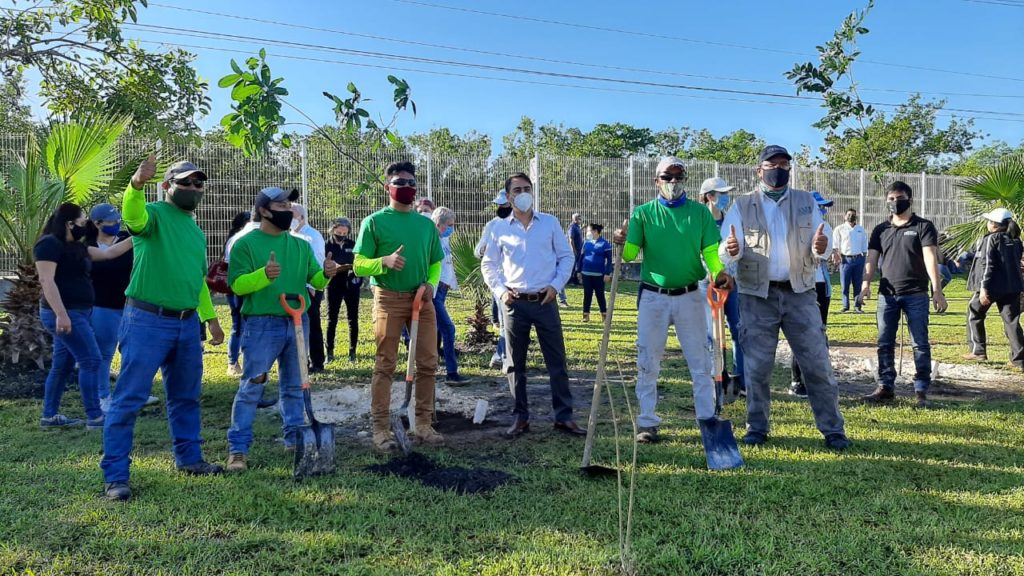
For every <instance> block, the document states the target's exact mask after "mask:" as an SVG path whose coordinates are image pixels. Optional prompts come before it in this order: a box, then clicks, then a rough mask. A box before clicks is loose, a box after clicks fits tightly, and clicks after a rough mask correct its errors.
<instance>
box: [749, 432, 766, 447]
mask: <svg viewBox="0 0 1024 576" xmlns="http://www.w3.org/2000/svg"><path fill="white" fill-rule="evenodd" d="M767 441H768V435H767V434H763V433H761V432H754V431H753V430H751V431H749V432H747V433H746V434H744V435H743V443H744V444H746V445H747V446H760V445H761V444H764V443H765V442H767Z"/></svg>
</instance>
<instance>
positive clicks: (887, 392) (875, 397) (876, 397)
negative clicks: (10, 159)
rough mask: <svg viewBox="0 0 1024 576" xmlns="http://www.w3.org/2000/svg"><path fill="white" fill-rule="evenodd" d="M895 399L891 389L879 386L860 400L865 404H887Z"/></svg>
mask: <svg viewBox="0 0 1024 576" xmlns="http://www.w3.org/2000/svg"><path fill="white" fill-rule="evenodd" d="M895 397H896V394H895V393H893V391H892V388H886V387H885V386H879V387H878V388H875V391H874V392H872V393H871V394H868V395H867V396H864V397H862V398H861V400H864V401H865V402H874V403H879V402H889V401H891V400H892V399H893V398H895Z"/></svg>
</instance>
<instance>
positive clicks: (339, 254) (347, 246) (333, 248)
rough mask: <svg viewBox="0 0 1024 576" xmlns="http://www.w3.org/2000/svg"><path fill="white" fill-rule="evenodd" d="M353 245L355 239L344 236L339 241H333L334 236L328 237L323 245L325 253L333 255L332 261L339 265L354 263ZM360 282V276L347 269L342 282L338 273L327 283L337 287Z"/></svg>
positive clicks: (329, 285)
mask: <svg viewBox="0 0 1024 576" xmlns="http://www.w3.org/2000/svg"><path fill="white" fill-rule="evenodd" d="M355 247H356V243H355V241H354V240H352V239H351V238H348V237H345V239H343V240H342V241H341V242H335V241H334V238H331V239H329V240H328V241H327V244H326V245H325V246H324V249H325V251H326V254H330V255H331V256H333V257H334V261H335V262H337V263H338V264H339V265H340V264H353V263H355V260H356V253H355ZM362 283H363V280H362V278H359V277H358V276H356V273H355V271H354V270H349V271H348V272H347V273H345V274H344V282H342V277H341V276H340V275H339V277H338V278H337V279H335V280H333V281H332V282H331V283H330V284H328V287H331V286H333V287H334V288H335V289H338V288H341V287H353V286H359V285H361V284H362Z"/></svg>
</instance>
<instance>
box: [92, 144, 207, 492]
mask: <svg viewBox="0 0 1024 576" xmlns="http://www.w3.org/2000/svg"><path fill="white" fill-rule="evenodd" d="M154 176H156V158H155V157H154V156H152V155H151V156H150V157H149V158H147V159H146V160H145V161H143V162H142V164H141V165H140V166H139V168H138V170H136V171H135V174H134V175H133V176H132V179H131V182H130V183H129V185H128V189H127V190H126V191H125V193H124V202H123V205H122V208H121V215H122V218H123V221H124V223H125V225H126V226H127V227H128V231H129V232H131V233H132V235H133V236H134V248H135V250H134V253H135V256H134V258H135V260H134V265H133V267H132V276H131V281H130V283H129V284H128V289H127V290H126V291H125V295H126V296H127V297H128V299H127V302H126V304H125V309H124V318H123V319H122V321H121V336H120V348H121V372H120V375H119V376H118V379H117V386H116V387H115V388H114V393H113V396H112V398H111V404H110V410H108V411H107V415H106V421H105V424H104V428H103V460H102V461H101V462H100V467H101V468H102V469H103V476H104V480H105V484H104V487H103V490H104V494H105V496H106V497H107V498H108V499H110V500H127V499H128V498H131V495H132V492H131V489H130V488H129V486H128V478H129V472H130V466H131V458H130V455H131V451H132V444H133V440H134V435H135V418H136V416H137V415H138V413H139V410H141V409H142V406H143V405H144V404H145V403H146V400H147V399H148V398H149V393H150V390H151V388H152V386H153V378H154V377H155V376H156V372H157V370H159V371H160V372H161V374H162V375H163V382H164V390H165V392H166V396H165V397H166V398H167V421H168V425H169V427H170V430H171V437H172V439H173V445H174V461H175V464H176V466H177V468H178V470H181V471H182V472H185V473H188V474H218V473H220V472H222V471H223V469H222V468H221V467H220V466H217V465H214V464H210V463H208V462H206V461H205V460H203V451H202V448H201V445H202V439H201V438H200V436H199V431H200V419H199V393H200V391H201V389H202V381H203V349H202V344H201V342H200V328H199V323H200V321H208V322H209V327H210V333H211V339H210V343H211V344H215V345H216V344H220V343H221V342H223V341H224V332H223V331H222V330H221V329H220V324H219V323H218V322H217V315H216V312H214V309H213V302H212V301H211V300H210V291H209V289H208V288H207V286H206V237H205V236H204V235H203V231H202V230H200V229H199V226H197V225H196V222H195V219H194V218H193V216H194V212H195V209H196V207H197V206H198V205H199V201H200V199H202V197H203V189H204V188H205V184H206V174H205V173H204V172H203V171H202V170H200V169H199V168H197V167H196V166H195V165H194V164H192V163H191V162H178V163H177V164H174V165H173V166H171V167H170V168H169V169H168V170H167V172H166V173H165V174H164V180H163V182H162V183H161V187H162V189H163V190H164V194H165V199H164V200H162V201H158V202H149V203H146V194H145V192H144V190H143V188H144V186H145V185H146V182H149V181H150V180H152V179H153V177H154Z"/></svg>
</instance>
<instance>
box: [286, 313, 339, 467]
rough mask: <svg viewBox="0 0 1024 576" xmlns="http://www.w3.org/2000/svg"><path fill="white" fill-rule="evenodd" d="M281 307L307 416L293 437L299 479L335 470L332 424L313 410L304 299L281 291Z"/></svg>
mask: <svg viewBox="0 0 1024 576" xmlns="http://www.w3.org/2000/svg"><path fill="white" fill-rule="evenodd" d="M289 299H291V300H298V302H299V307H298V308H292V307H291V306H289V305H288V300H289ZM281 307H282V308H284V311H285V312H287V313H288V315H289V316H291V317H292V321H293V322H294V323H295V348H296V349H297V353H298V361H299V377H300V378H301V379H302V403H303V404H304V405H305V406H306V417H307V418H308V419H309V424H306V425H303V426H301V427H300V428H299V429H298V430H296V431H295V432H294V433H293V434H294V435H293V437H292V440H293V441H294V446H295V461H294V464H293V465H292V468H293V469H292V478H293V479H295V480H302V478H304V477H306V476H319V475H321V474H330V473H331V472H334V425H333V424H324V423H323V422H320V421H319V420H317V419H316V414H314V413H313V400H312V398H311V397H310V395H309V372H308V371H307V365H306V339H305V338H304V337H303V335H302V314H303V312H305V311H306V299H305V298H303V296H302V295H301V294H288V295H286V294H281Z"/></svg>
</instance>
